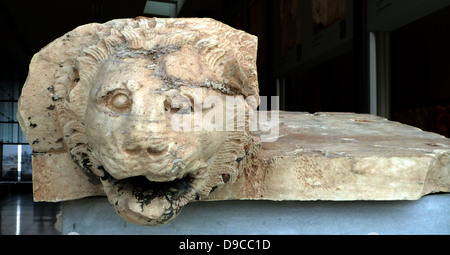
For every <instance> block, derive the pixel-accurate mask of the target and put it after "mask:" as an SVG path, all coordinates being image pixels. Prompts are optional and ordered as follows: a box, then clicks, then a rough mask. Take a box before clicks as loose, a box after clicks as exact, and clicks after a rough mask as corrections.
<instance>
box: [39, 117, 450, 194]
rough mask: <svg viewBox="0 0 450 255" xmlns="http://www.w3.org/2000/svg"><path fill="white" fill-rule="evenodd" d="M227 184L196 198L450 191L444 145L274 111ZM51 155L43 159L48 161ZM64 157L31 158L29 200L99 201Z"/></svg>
mask: <svg viewBox="0 0 450 255" xmlns="http://www.w3.org/2000/svg"><path fill="white" fill-rule="evenodd" d="M279 119H280V132H279V138H278V140H277V141H276V142H273V143H263V145H262V149H261V151H260V154H259V155H258V156H257V157H255V158H254V159H253V160H254V162H253V165H251V166H249V167H248V168H245V169H244V171H243V173H242V174H241V175H240V176H239V177H238V179H237V180H236V182H235V183H234V184H226V185H225V186H223V187H222V188H221V189H218V190H216V191H214V192H213V193H211V194H210V195H209V196H208V197H207V198H205V199H204V200H229V199H266V200H416V199H419V198H420V197H421V196H423V195H426V194H429V193H433V192H449V191H450V139H448V138H445V137H443V136H440V135H437V134H434V133H429V132H424V131H422V130H420V129H418V128H414V127H411V126H408V125H404V124H401V123H398V122H393V121H388V120H386V119H384V118H380V117H377V116H373V115H367V114H354V113H317V114H308V113H295V112H280V114H279ZM50 155H51V156H50ZM76 167H77V166H76V165H75V164H74V163H73V161H72V160H71V159H70V157H69V156H68V155H67V154H65V153H48V154H41V153H38V154H35V155H34V157H33V173H34V175H33V185H34V196H35V200H36V201H64V200H72V199H78V198H82V197H87V196H96V195H103V194H104V193H103V191H102V189H101V187H99V186H100V185H93V184H90V183H89V182H88V180H87V177H86V176H84V175H83V174H81V173H79V171H77V169H76Z"/></svg>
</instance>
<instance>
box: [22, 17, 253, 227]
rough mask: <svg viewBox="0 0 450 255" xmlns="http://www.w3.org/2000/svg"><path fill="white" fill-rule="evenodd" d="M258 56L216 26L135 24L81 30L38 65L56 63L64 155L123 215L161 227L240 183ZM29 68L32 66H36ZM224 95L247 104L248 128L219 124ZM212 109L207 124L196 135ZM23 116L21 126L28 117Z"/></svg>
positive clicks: (234, 33) (244, 38)
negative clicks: (224, 188)
mask: <svg viewBox="0 0 450 255" xmlns="http://www.w3.org/2000/svg"><path fill="white" fill-rule="evenodd" d="M256 51H257V38H256V37H255V36H252V35H249V34H247V33H245V32H243V31H240V30H236V29H233V28H231V27H229V26H227V25H224V24H222V23H220V22H217V21H215V20H212V19H195V18H193V19H159V18H145V17H138V18H135V19H118V20H112V21H110V22H107V23H104V24H88V25H84V26H80V27H78V28H76V29H75V30H73V31H71V32H68V33H66V34H65V35H64V36H62V37H61V38H59V39H57V40H55V41H54V42H52V43H50V44H49V45H47V46H46V47H45V48H43V49H42V50H41V51H40V52H39V53H38V54H36V56H35V57H34V59H37V58H38V55H39V56H40V57H41V58H42V56H44V57H45V58H46V59H47V61H51V62H55V63H57V68H56V69H55V70H54V77H53V78H51V79H49V80H53V84H48V88H47V90H48V91H49V92H50V93H48V95H49V96H51V97H52V101H53V102H54V105H53V106H51V107H52V108H54V109H52V110H54V111H56V118H57V121H58V123H59V126H60V128H61V131H62V134H63V138H62V141H59V142H61V143H63V147H62V148H61V149H62V150H68V151H70V155H71V157H72V159H73V161H74V162H75V163H76V164H77V165H78V166H79V167H80V169H81V170H82V171H83V172H84V173H85V174H86V175H88V176H89V180H90V181H91V182H92V183H98V182H101V184H102V185H103V189H104V191H105V193H106V195H107V197H108V200H109V201H110V202H111V204H113V205H114V207H115V209H116V211H117V212H118V214H119V215H120V216H121V217H122V218H123V219H125V220H127V221H129V222H131V223H135V224H141V225H158V224H164V223H166V222H168V221H170V220H172V219H174V218H175V217H176V215H177V214H178V213H179V212H180V211H181V209H182V208H183V206H184V205H186V204H187V203H188V202H189V201H193V200H199V199H200V198H201V197H205V196H208V195H209V193H210V192H212V191H213V190H215V189H216V188H218V187H219V186H221V185H223V184H224V183H227V182H229V181H231V182H232V181H234V180H236V177H237V176H238V174H239V172H240V171H241V170H242V168H243V167H244V165H245V164H246V163H247V162H248V161H249V160H250V157H251V156H252V155H253V154H255V153H257V151H258V150H259V147H260V141H259V138H258V137H256V136H253V135H252V134H251V132H249V127H250V125H249V118H248V117H249V114H250V113H251V112H253V111H255V110H256V106H257V105H258V102H259V96H258V81H257V73H256ZM55 55H58V57H56V58H52V57H53V56H55ZM61 56H62V57H61ZM36 62H37V61H34V62H33V61H32V63H31V66H30V69H33V68H42V67H41V66H39V65H38V64H36V65H33V64H34V63H36ZM34 78H35V77H33V76H32V75H30V76H29V77H28V79H27V82H26V84H25V87H24V90H27V89H33V88H31V87H32V86H33V84H32V83H33V82H35V81H34ZM227 96H228V97H229V96H232V97H233V98H240V99H241V100H240V102H241V103H242V104H241V105H240V106H241V107H243V108H245V111H244V112H245V116H244V117H245V119H244V121H236V120H237V118H232V119H231V120H228V122H230V121H232V122H233V123H234V125H232V126H233V127H234V128H233V129H232V130H229V129H228V130H227V129H226V125H227V120H225V121H224V120H221V122H217V123H216V122H215V119H214V117H215V116H218V115H217V114H221V113H225V112H226V104H221V103H218V101H222V102H225V101H226V99H225V97H227ZM249 97H251V98H252V100H250V101H249V100H245V99H247V98H249ZM205 98H214V99H216V103H210V104H208V105H207V104H204V103H202V102H203V101H204V99H205ZM24 100H27V98H24V97H22V98H21V102H20V103H22V104H23V103H24ZM248 102H250V103H248ZM251 105H252V106H251ZM219 108H222V109H219ZM236 110H238V109H236ZM211 111H214V114H213V115H212V116H213V117H212V118H210V119H211V120H212V123H213V124H215V126H214V128H213V129H212V130H211V129H210V130H207V129H205V128H202V127H196V126H195V125H197V124H198V122H196V121H194V120H196V119H200V120H202V119H203V118H204V117H205V115H208V113H209V114H210V115H211ZM188 117H190V118H188ZM18 118H19V121H20V124H21V126H22V127H24V126H27V124H26V119H27V118H28V120H29V119H30V118H31V117H27V116H22V115H21V114H20V112H19V114H18ZM177 119H181V121H180V122H179V123H181V124H179V125H178V126H177V122H176V120H177ZM186 120H187V122H188V123H186ZM183 121H184V122H183ZM183 123H184V125H183ZM201 123H202V122H200V126H201ZM186 124H187V125H186ZM229 124H230V123H228V125H229ZM217 125H222V126H221V127H218V126H217ZM55 131H56V130H55ZM24 132H25V133H27V132H26V130H24Z"/></svg>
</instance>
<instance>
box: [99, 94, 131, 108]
mask: <svg viewBox="0 0 450 255" xmlns="http://www.w3.org/2000/svg"><path fill="white" fill-rule="evenodd" d="M102 98H103V102H104V104H105V105H106V106H107V107H108V108H110V109H111V110H113V111H118V112H124V111H128V110H129V109H130V107H131V104H132V100H131V99H130V97H129V96H128V94H127V93H125V92H124V91H112V92H109V93H108V94H106V96H104V97H102Z"/></svg>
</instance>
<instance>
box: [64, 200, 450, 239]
mask: <svg viewBox="0 0 450 255" xmlns="http://www.w3.org/2000/svg"><path fill="white" fill-rule="evenodd" d="M62 210H63V217H62V219H63V221H62V222H63V224H62V233H63V234H68V233H71V232H75V233H78V234H82V235H83V234H93V235H97V234H113V235H114V234H124V235H128V234H148V235H152V234H161V235H163V234H164V235H165V234H187V235H189V234H201V235H203V234H207V235H211V234H362V235H366V234H369V233H370V234H381V235H383V234H405V235H409V234H447V235H448V234H450V194H435V195H428V196H425V197H422V198H421V199H420V200H417V201H348V202H337V201H281V202H277V201H215V202H197V203H191V204H188V205H187V206H186V207H185V208H184V209H183V211H182V212H181V213H180V215H179V216H178V217H177V218H176V219H175V220H173V221H172V222H170V223H168V224H166V225H162V226H137V225H133V224H130V223H127V222H125V221H124V220H122V219H121V218H120V217H119V216H118V215H117V214H116V212H115V211H114V208H113V206H112V205H111V204H109V202H108V201H107V199H106V198H105V197H93V198H85V199H81V200H76V201H69V202H64V203H63V207H62Z"/></svg>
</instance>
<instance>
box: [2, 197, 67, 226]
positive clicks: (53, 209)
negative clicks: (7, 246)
mask: <svg viewBox="0 0 450 255" xmlns="http://www.w3.org/2000/svg"><path fill="white" fill-rule="evenodd" d="M60 211H61V203H47V202H38V203H36V202H33V195H32V194H8V195H0V234H2V235H59V234H61V233H60V232H58V231H57V230H56V229H55V227H54V225H55V222H56V215H57V214H58V213H59V212H60Z"/></svg>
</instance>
